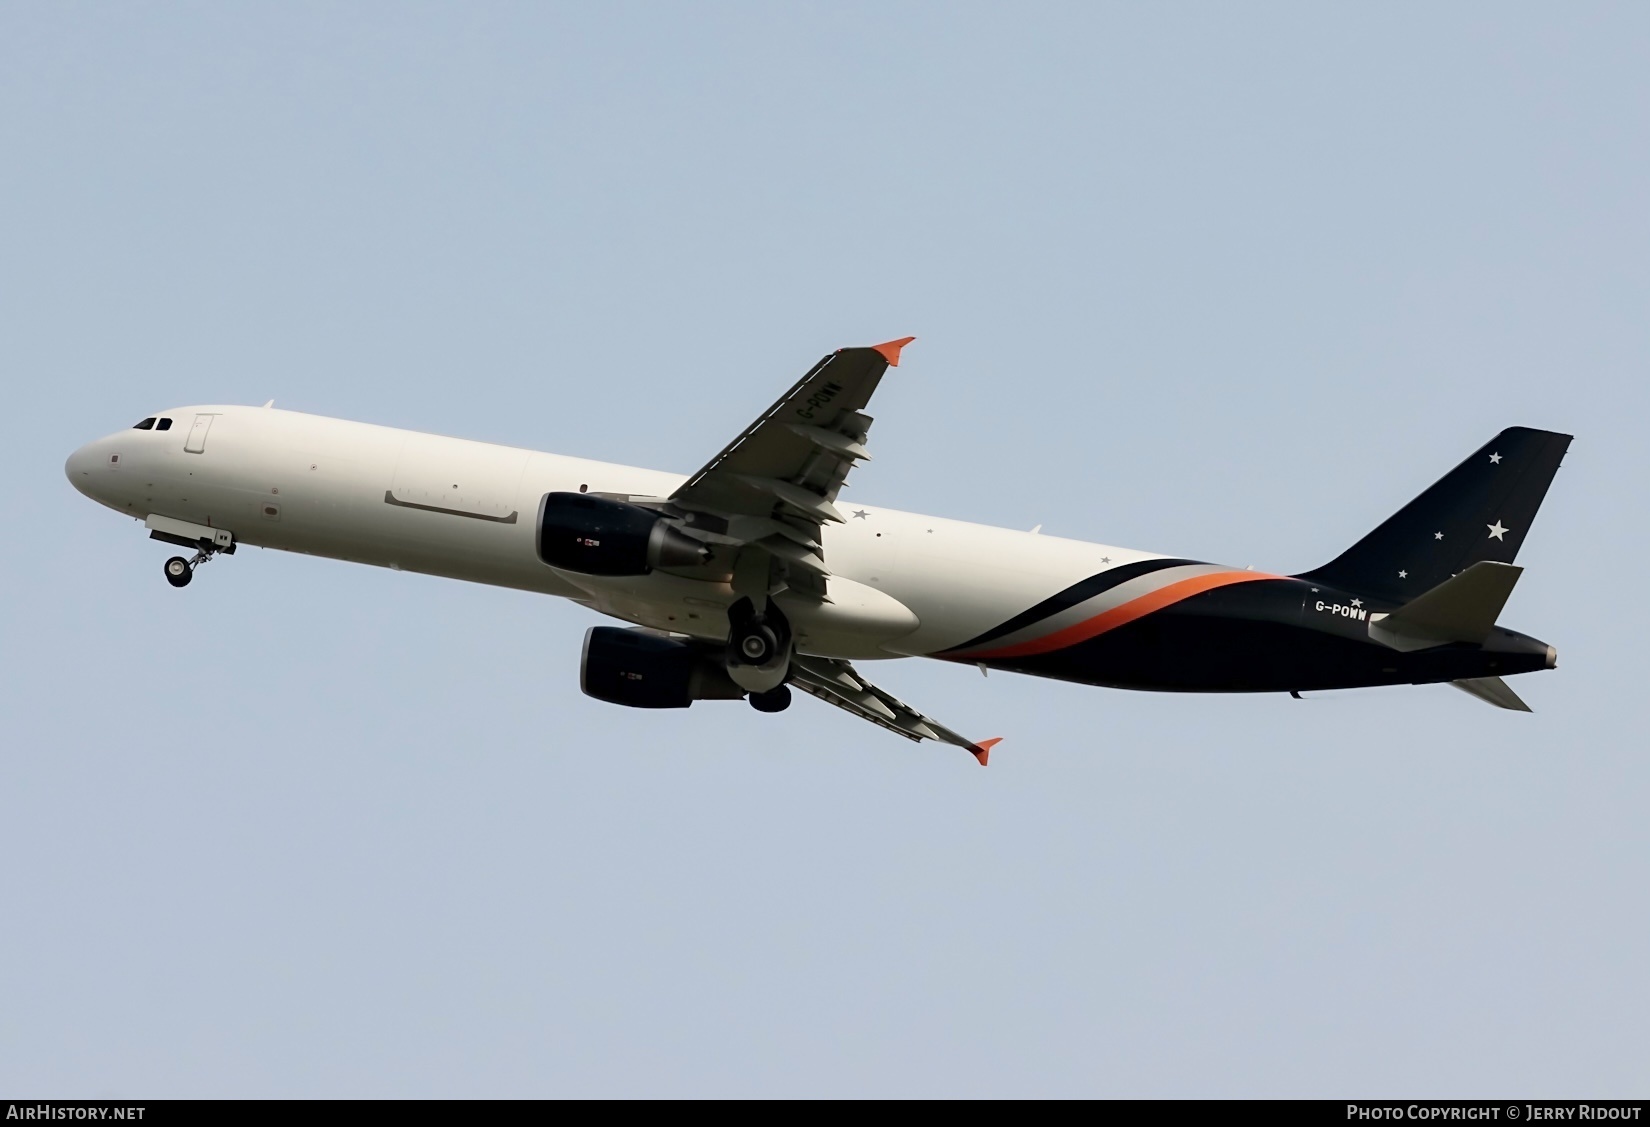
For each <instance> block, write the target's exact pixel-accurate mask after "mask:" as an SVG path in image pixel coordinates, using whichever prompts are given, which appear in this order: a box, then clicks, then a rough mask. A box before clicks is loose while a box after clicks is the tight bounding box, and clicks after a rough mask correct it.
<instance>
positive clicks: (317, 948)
mask: <svg viewBox="0 0 1650 1127" xmlns="http://www.w3.org/2000/svg"><path fill="white" fill-rule="evenodd" d="M1647 135H1650V9H1647V8H1646V7H1645V6H1643V5H1639V4H1621V5H1599V4H1566V5H1553V4H1545V5H1517V4H1502V3H1495V4H1483V5H1461V4H1456V5H1436V4H1414V5H1397V6H1392V5H1388V6H1384V7H1383V8H1382V9H1381V10H1380V11H1375V10H1372V9H1360V8H1357V7H1355V6H1347V5H1337V6H1329V7H1326V6H1323V5H1316V4H1298V5H1279V4H1270V5H1244V6H1233V5H1216V4H1202V5H1174V6H1169V5H1099V4H1072V5H1032V6H1029V7H1028V6H1026V5H1006V4H1004V5H998V6H987V5H979V4H967V5H964V4H954V5H953V4H929V5H918V4H862V5H852V4H834V3H833V4H807V5H804V4H787V5H773V4H750V5H718V4H698V5H671V4H662V3H651V4H641V3H635V4H604V5H572V4H566V5H560V6H554V5H548V4H467V5H460V4H446V5H427V4H424V5H420V4H401V3H397V4H352V5H339V4H234V5H224V4H209V3H201V4H188V5H185V4H147V5H123V4H69V3H61V4H60V3H18V2H15V0H12V2H7V3H3V4H0V378H3V381H4V387H5V389H6V398H7V400H8V401H9V405H10V408H11V410H10V412H9V418H10V420H11V423H12V425H11V427H10V428H9V431H8V434H7V437H6V439H5V441H4V442H3V443H0V459H3V461H0V470H3V473H0V498H3V504H4V511H5V513H6V521H5V527H6V532H5V537H6V545H7V549H8V550H7V551H6V552H5V553H4V555H3V556H0V591H3V592H4V594H3V595H0V715H3V717H4V720H5V723H4V737H3V740H0V745H3V748H4V750H3V752H0V812H3V814H0V904H3V905H4V910H3V914H0V1090H5V1091H9V1092H13V1093H17V1092H27V1093H29V1094H31V1095H36V1094H38V1095H58V1096H68V1095H80V1096H118V1095H126V1094H131V1095H147V1096H164V1095H173V1096H210V1095H292V1096H298V1095H312V1096H327V1095H439V1096H463V1095H781V1094H788V1095H958V1096H973V1095H979V1096H985V1095H1201V1096H1214V1095H1279V1094H1282V1095H1324V1096H1333V1095H1342V1096H1344V1095H1352V1094H1356V1095H1364V1096H1370V1095H1380V1094H1390V1095H1403V1096H1421V1095H1437V1096H1445V1095H1466V1094H1473V1095H1485V1094H1495V1093H1500V1094H1503V1095H1508V1096H1511V1095H1514V1094H1517V1095H1526V1096H1581V1095H1598V1096H1603V1095H1629V1094H1637V1095H1642V1094H1643V1093H1644V1092H1645V1090H1646V1088H1647V1087H1650V1004H1647V1003H1650V969H1647V960H1646V958H1645V953H1646V951H1647V950H1650V906H1647V900H1646V897H1647V894H1646V888H1647V886H1650V880H1647V877H1650V873H1647V868H1650V865H1647V858H1650V829H1647V825H1646V820H1645V814H1644V812H1645V809H1646V800H1647V799H1650V786H1647V784H1650V763H1647V754H1646V744H1647V743H1650V741H1647V740H1646V738H1645V730H1646V719H1645V705H1644V700H1645V694H1646V674H1647V672H1650V663H1647V661H1646V658H1645V653H1644V647H1645V645H1646V639H1647V637H1650V634H1647V631H1646V626H1647V623H1646V618H1647V615H1646V612H1645V605H1644V596H1643V594H1642V590H1641V588H1642V576H1641V573H1642V571H1643V567H1644V561H1645V560H1646V558H1647V556H1650V542H1647V540H1650V538H1647V534H1646V530H1645V525H1646V508H1647V506H1646V496H1645V491H1646V483H1647V482H1650V458H1647V455H1646V444H1645V427H1646V421H1645V420H1646V416H1647V414H1650V410H1647V409H1650V396H1647V393H1646V389H1645V385H1646V372H1647V367H1650V206H1647V204H1650V144H1647ZM906 334H915V335H916V336H917V338H918V340H917V343H916V344H915V345H913V346H912V347H911V348H909V349H908V350H907V351H906V354H905V355H906V363H905V364H904V365H903V366H902V367H901V368H900V369H898V370H897V372H895V373H894V374H893V377H892V378H891V379H889V380H888V381H886V382H885V384H884V387H883V390H882V392H881V394H880V395H879V397H878V400H877V402H876V403H875V404H874V412H873V413H874V414H875V415H876V416H877V424H876V427H875V429H874V431H873V443H874V446H875V453H876V461H875V462H873V463H871V464H870V465H868V466H866V467H863V469H862V470H861V471H860V472H858V473H857V474H856V475H855V478H854V481H853V483H852V487H851V489H850V491H849V492H848V493H847V494H846V497H847V499H848V500H850V501H851V500H854V499H856V498H857V499H859V500H862V501H869V502H875V503H879V504H885V505H891V506H896V507H900V508H907V509H915V510H918V511H927V512H934V513H938V514H942V515H945V516H951V517H957V518H961V519H969V520H979V521H987V522H992V523H1000V524H1006V525H1011V526H1015V527H1030V526H1031V525H1033V524H1038V523H1041V524H1042V525H1043V526H1044V529H1045V531H1047V532H1049V533H1053V534H1059V535H1066V536H1075V537H1081V538H1088V539H1096V540H1102V541H1105V542H1108V543H1114V544H1122V545H1128V546H1134V547H1140V548H1145V549H1151V550H1157V551H1165V552H1174V553H1178V554H1184V555H1190V556H1194V557H1197V558H1204V559H1212V560H1217V561H1221V562H1225V563H1231V564H1235V565H1238V566H1243V565H1247V564H1254V565H1255V566H1257V567H1261V568H1266V569H1270V570H1280V571H1298V570H1302V569H1305V568H1308V567H1311V566H1313V565H1316V564H1320V563H1322V562H1324V561H1325V560H1327V559H1329V558H1330V557H1331V556H1333V555H1335V554H1336V553H1337V552H1338V551H1339V550H1340V549H1341V548H1343V547H1345V546H1346V545H1347V544H1349V543H1350V542H1351V541H1352V540H1354V539H1356V538H1357V537H1358V536H1360V535H1361V534H1362V533H1363V532H1365V531H1366V530H1368V529H1369V528H1371V527H1373V526H1374V524H1376V523H1377V522H1378V521H1380V520H1381V519H1383V518H1384V517H1385V516H1386V515H1387V514H1388V513H1390V512H1391V511H1392V510H1394V509H1395V508H1397V507H1398V506H1399V505H1400V504H1402V503H1403V502H1404V501H1406V500H1408V499H1409V497H1411V496H1412V495H1413V494H1415V493H1416V492H1418V491H1419V490H1420V489H1421V488H1423V487H1424V486H1426V485H1427V484H1429V483H1430V482H1431V481H1432V480H1433V479H1434V478H1435V477H1437V476H1438V475H1439V474H1441V473H1442V472H1443V471H1444V470H1446V469H1447V468H1449V467H1450V466H1452V465H1454V464H1455V462H1456V461H1457V460H1459V459H1460V458H1461V457H1463V456H1464V455H1465V454H1466V453H1468V452H1470V451H1471V450H1472V449H1474V448H1475V447H1476V446H1477V445H1478V444H1479V443H1481V442H1483V441H1484V440H1485V439H1487V438H1488V437H1489V436H1490V435H1492V434H1494V433H1495V432H1496V431H1497V430H1499V429H1500V428H1502V427H1503V426H1507V425H1512V424H1522V425H1527V426H1536V427H1546V428H1551V429H1557V430H1566V431H1570V432H1572V433H1574V434H1575V435H1576V436H1577V438H1576V442H1575V444H1574V445H1573V447H1572V448H1571V451H1570V455H1569V458H1568V461H1567V464H1566V466H1565V468H1564V469H1563V471H1562V472H1561V473H1560V475H1559V477H1558V479H1557V482H1556V484H1555V485H1554V487H1553V489H1552V492H1551V494H1550V495H1549V497H1548V500H1547V505H1546V508H1545V510H1544V511H1543V512H1542V514H1541V519H1540V522H1539V523H1538V524H1537V526H1536V527H1535V529H1534V531H1533V532H1532V534H1531V536H1530V538H1529V540H1528V542H1527V544H1526V546H1525V549H1524V554H1523V558H1522V559H1521V560H1520V562H1521V563H1524V564H1526V565H1527V567H1528V571H1527V573H1526V574H1525V576H1524V579H1523V580H1522V582H1521V583H1520V585H1519V588H1518V590H1517V592H1516V593H1515V595H1514V597H1513V601H1512V603H1511V605H1510V606H1509V608H1508V611H1507V614H1506V616H1505V618H1504V621H1505V622H1506V623H1507V624H1508V625H1510V626H1513V627H1514V628H1516V629H1520V630H1524V631H1527V632H1529V633H1532V634H1535V635H1537V636H1539V637H1542V638H1544V639H1547V640H1550V641H1552V642H1554V643H1555V644H1556V645H1557V646H1558V648H1559V650H1560V654H1561V664H1560V667H1559V669H1558V670H1557V671H1556V672H1554V673H1545V674H1538V675H1532V676H1529V677H1525V678H1521V679H1519V680H1518V682H1517V683H1516V684H1517V688H1518V689H1519V691H1520V692H1521V693H1523V694H1524V695H1525V696H1526V697H1527V699H1528V700H1529V701H1530V702H1531V704H1532V705H1533V706H1534V707H1535V709H1536V712H1535V714H1534V715H1533V716H1525V715H1516V714H1512V713H1506V712H1499V711H1495V710H1492V709H1490V708H1488V707H1486V706H1485V705H1483V704H1481V703H1479V702H1477V701H1474V700H1472V699H1471V698H1469V697H1467V696H1466V695H1464V694H1461V693H1458V692H1455V691H1453V690H1451V689H1449V688H1446V687H1428V688H1404V689H1392V690H1381V691H1365V692H1359V693H1340V694H1324V695H1322V696H1316V697H1309V698H1308V699H1307V700H1305V701H1304V702H1296V701H1292V700H1290V699H1288V698H1287V697H1273V696H1266V697H1254V698H1243V697H1176V696H1162V695H1152V694H1127V693H1120V692H1112V691H1106V690H1101V689H1085V688H1080V687H1075V686H1070V685H1063V684H1056V683H1052V682H1045V681H1037V680H1032V679H1027V678H1018V677H1014V676H1010V675H994V676H992V677H991V678H990V679H989V680H985V681H982V680H981V679H980V677H979V675H978V674H977V673H975V672H974V671H973V670H971V669H966V668H956V667H952V666H947V665H941V664H937V663H918V662H901V663H890V664H887V665H884V666H880V667H879V668H877V670H876V675H877V679H878V680H879V681H880V682H881V683H882V684H883V685H884V686H885V687H887V688H888V689H890V690H891V691H893V692H895V693H897V694H899V695H900V696H902V697H904V698H906V699H908V700H910V701H912V702H913V703H915V704H916V705H918V706H919V707H921V708H922V709H924V710H926V711H928V712H931V713H933V714H934V715H935V716H937V717H939V718H941V719H943V720H944V722H945V723H947V724H949V725H952V726H954V727H957V728H960V729H962V730H965V731H968V732H970V733H973V734H975V735H978V736H982V737H983V736H992V735H1000V736H1003V737H1005V742H1004V743H1003V744H1002V745H1001V746H1000V747H999V748H998V749H997V751H996V753H995V754H994V756H993V759H992V765H991V767H990V769H989V770H985V771H981V770H979V769H978V768H977V767H975V766H974V764H973V762H972V761H971V760H970V759H969V758H968V757H967V756H966V755H963V754H961V753H960V752H956V751H953V750H949V749H944V748H939V747H936V746H933V745H928V746H924V747H921V748H916V747H913V746H911V745H908V744H906V743H905V742H904V741H902V740H899V739H897V738H895V737H893V736H891V735H887V734H885V733H882V732H880V731H878V730H876V729H874V728H871V727H869V726H868V725H864V724H862V723H859V722H857V721H854V720H852V719H850V718H848V717H847V716H845V715H843V714H840V713H837V712H835V711H834V710H831V709H829V708H827V707H825V706H823V705H820V704H818V703H817V702H814V701H811V700H802V701H799V702H798V704H797V705H796V706H795V707H793V708H792V710H791V711H790V712H788V713H786V714H785V715H783V716H780V717H771V716H762V715H758V714H757V713H755V712H754V711H753V710H751V709H749V708H746V707H743V706H737V705H727V704H721V705H719V704H716V703H704V704H700V705H698V706H695V707H694V708H693V709H692V710H690V711H688V712H685V713H676V714H649V713H642V712H629V711H626V710H622V709H617V708H613V707H609V706H605V705H600V704H597V703H596V702H594V701H591V700H589V699H587V698H585V697H583V696H581V695H580V694H579V692H578V687H577V664H578V654H579V641H580V635H581V632H582V630H583V629H584V628H585V627H586V626H588V625H591V624H592V623H593V621H594V619H593V617H592V616H591V615H589V614H588V613H587V612H585V611H583V610H581V609H579V608H578V607H575V606H572V605H569V604H562V603H558V602H555V601H553V600H550V599H546V598H539V597H534V596H530V595H526V594H522V593H518V592H511V591H500V590H493V589H489V588H483V587H473V586H468V585H464V584H459V583H454V582H447V581H442V580H436V579H430V578H425V577H420V576H413V575H406V574H394V573H389V572H381V571H376V570H370V569H366V568H360V567H355V566H352V565H347V564H342V563H333V562H328V561H323V560H315V559H310V558H307V557H301V556H287V555H283V554H279V553H274V552H259V551H248V552H243V553H241V554H239V555H238V556H237V557H235V558H234V559H232V560H220V561H219V562H216V563H214V564H213V565H212V566H211V567H210V568H208V569H206V570H205V571H203V572H202V573H201V575H200V577H199V579H198V580H197V582H196V583H195V584H194V585H193V586H191V587H190V588H189V589H188V590H186V591H175V590H173V589H171V588H170V587H168V586H167V585H166V584H165V582H164V581H163V580H162V577H161V572H160V563H161V560H162V558H163V557H164V556H165V555H167V554H169V553H168V550H167V549H165V548H163V547H161V546H159V545H156V544H153V543H151V542H149V541H147V540H146V539H145V538H144V536H143V534H142V532H141V529H140V528H138V527H137V526H135V525H133V524H130V523H128V522H123V521H122V520H120V519H119V518H117V517H116V516H114V515H113V514H111V513H109V512H107V511H104V510H101V509H99V508H97V507H96V506H94V505H92V504H91V503H89V502H87V501H86V500H84V499H83V498H81V497H80V496H79V495H78V494H76V493H75V492H74V491H73V490H72V489H71V488H70V487H69V485H68V483H67V482H66V481H65V480H64V478H63V474H62V463H63V459H64V457H65V456H66V455H67V454H68V453H69V451H70V450H71V449H73V448H74V447H75V446H77V445H79V444H80V443H81V442H84V441H86V440H88V439H90V438H93V437H96V436H99V435H102V434H106V433H108V432H110V431H112V430H115V429H118V428H120V427H122V426H127V425H130V423H132V422H133V421H135V420H136V419H138V418H140V417H142V416H143V415H145V414H152V413H154V411H155V410H157V409H159V408H161V407H165V406H174V405H179V404H186V403H196V402H203V401H204V402H226V401H227V402H247V403H259V402H262V401H263V400H265V399H268V398H270V397H271V396H273V397H275V399H276V400H277V402H278V403H279V404H280V405H281V406H284V407H291V408H295V409H300V410H306V411H314V412H319V413H324V414H334V415H340V416H345V417H348V418H355V419H364V420H369V421H374V422H383V423H390V424H395V425H400V426H407V427H414V428H418V429H424V430H431V431H438V432H443V433H449V434H457V435H463V436H466V437H474V438H482V439H490V440H494V441H500V442H507V443H512V444H517V445H522V446H528V447H533V448H538V449H549V450H555V451H559V452H563V453H570V454H577V455H584V456H591V457H600V458H605V459H611V460H615V461H624V462H631V463H637V464H642V465H648V466H654V467H658V468H664V469H674V470H680V471H687V470H691V469H692V468H694V467H695V466H697V465H699V464H700V463H701V462H703V461H704V460H705V459H706V458H707V457H708V456H709V455H710V454H711V453H714V452H715V450H717V449H718V448H719V447H720V446H721V445H722V444H723V443H724V442H725V441H727V440H728V439H729V438H731V437H732V436H733V435H734V434H735V433H737V432H738V430H739V429H740V428H741V427H743V426H744V425H745V424H746V423H747V422H748V421H749V420H750V419H751V418H752V417H754V415H755V414H756V413H757V412H758V411H760V410H761V409H762V408H763V407H765V406H766V405H767V404H768V403H769V402H770V401H771V399H772V398H773V396H774V395H775V394H777V392H778V391H779V390H780V389H782V388H783V387H785V386H787V385H788V384H789V382H790V381H792V380H794V379H795V378H796V377H797V376H798V375H799V374H800V373H801V372H802V371H803V370H805V369H806V368H807V366H808V365H810V364H811V363H812V362H813V361H814V360H816V359H817V358H818V357H819V356H820V355H821V354H822V353H824V352H825V351H827V350H828V349H831V348H834V347H837V346H839V345H845V344H862V343H871V342H875V341H880V340H886V339H889V338H891V337H897V336H904V335H906Z"/></svg>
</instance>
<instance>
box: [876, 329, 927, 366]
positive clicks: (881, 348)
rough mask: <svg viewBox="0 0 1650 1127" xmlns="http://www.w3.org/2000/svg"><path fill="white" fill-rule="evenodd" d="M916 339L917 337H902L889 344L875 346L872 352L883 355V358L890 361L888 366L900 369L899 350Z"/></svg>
mask: <svg viewBox="0 0 1650 1127" xmlns="http://www.w3.org/2000/svg"><path fill="white" fill-rule="evenodd" d="M916 339H917V338H916V337H901V338H900V339H899V340H891V341H889V342H888V343H887V344H873V345H872V346H871V351H873V352H880V353H882V358H883V359H884V360H886V361H888V366H889V367H890V368H897V367H899V350H900V349H902V348H904V347H905V346H906V345H908V344H910V343H911V342H912V341H914V340H916Z"/></svg>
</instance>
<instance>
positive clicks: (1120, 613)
mask: <svg viewBox="0 0 1650 1127" xmlns="http://www.w3.org/2000/svg"><path fill="white" fill-rule="evenodd" d="M1281 578H1282V576H1278V575H1267V574H1266V573H1265V572H1260V571H1217V572H1214V573H1213V574H1210V575H1194V576H1192V577H1191V578H1190V579H1182V580H1180V581H1179V582H1178V583H1170V584H1167V585H1165V586H1163V587H1159V588H1158V589H1157V590H1155V591H1148V592H1147V593H1146V594H1144V595H1141V596H1140V597H1138V598H1135V599H1130V600H1129V601H1128V602H1126V603H1124V604H1123V605H1122V606H1115V607H1112V608H1111V609H1110V610H1108V611H1103V612H1101V613H1100V614H1097V615H1095V616H1094V617H1093V618H1086V619H1084V620H1083V621H1082V622H1079V623H1076V624H1075V625H1072V626H1068V627H1066V628H1065V629H1064V630H1056V631H1055V632H1054V633H1052V634H1045V635H1044V636H1043V637H1041V638H1033V639H1032V640H1031V641H1029V642H1018V643H1016V644H1014V645H1012V646H1004V647H1002V648H1001V649H995V650H970V651H968V652H967V653H960V654H955V655H953V656H955V657H960V658H969V659H973V658H982V657H984V658H1002V657H1030V656H1032V655H1034V654H1046V653H1052V652H1053V651H1055V650H1063V649H1065V648H1066V647H1067V646H1075V645H1076V644H1077V643H1078V642H1086V641H1088V640H1089V639H1090V638H1096V637H1099V636H1100V635H1101V634H1104V633H1106V632H1107V631H1108V630H1116V629H1117V628H1118V627H1119V626H1124V625H1127V624H1128V623H1130V622H1133V621H1134V620H1135V619H1137V618H1144V617H1145V616H1146V615H1148V614H1150V613H1152V611H1154V610H1162V609H1163V608H1164V607H1166V606H1172V605H1173V604H1175V603H1178V602H1180V601H1182V600H1184V599H1189V598H1191V597H1192V596H1193V595H1200V594H1202V593H1203V592H1204V591H1213V590H1214V589H1215V588H1216V587H1229V586H1231V585H1232V584H1234V583H1251V582H1253V581H1254V580H1257V579H1281Z"/></svg>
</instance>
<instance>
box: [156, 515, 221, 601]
mask: <svg viewBox="0 0 1650 1127" xmlns="http://www.w3.org/2000/svg"><path fill="white" fill-rule="evenodd" d="M144 523H145V525H146V527H147V528H148V529H149V539H151V540H159V541H160V542H161V543H163V544H176V545H177V546H178V547H180V548H193V549H195V554H194V556H192V557H191V558H189V559H187V560H186V559H184V558H183V557H182V556H173V557H172V558H171V559H169V560H167V561H166V582H168V583H170V584H171V585H172V586H174V587H187V586H189V581H190V580H191V579H193V578H194V577H195V569H196V568H197V567H199V566H200V565H201V564H203V563H205V562H206V561H207V560H209V559H211V558H212V557H213V556H215V555H217V554H218V553H219V552H222V553H223V554H224V555H226V556H232V555H234V554H235V534H234V533H233V532H230V531H229V530H228V529H227V528H213V527H212V526H211V525H209V524H190V523H189V522H188V521H185V520H176V519H174V518H172V517H163V516H161V515H159V514H158V513H150V514H149V519H148V520H147V521H146V522H144Z"/></svg>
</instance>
